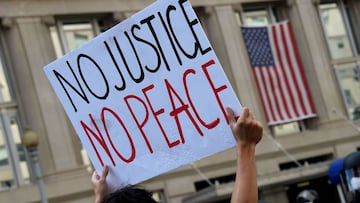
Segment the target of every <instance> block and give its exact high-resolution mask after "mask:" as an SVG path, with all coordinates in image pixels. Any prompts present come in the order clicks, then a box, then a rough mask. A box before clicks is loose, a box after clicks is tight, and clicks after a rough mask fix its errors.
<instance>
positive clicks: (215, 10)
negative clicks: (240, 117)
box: [201, 5, 268, 131]
mask: <svg viewBox="0 0 360 203" xmlns="http://www.w3.org/2000/svg"><path fill="white" fill-rule="evenodd" d="M205 15H207V16H206V18H204V19H201V20H202V22H203V25H204V29H205V30H206V31H207V34H208V37H209V40H210V42H211V44H212V46H213V48H214V51H215V52H216V55H217V56H218V58H219V60H220V62H221V64H222V66H223V68H224V71H225V73H226V75H227V77H228V78H229V81H230V82H231V84H232V86H233V88H234V91H235V92H236V94H237V95H238V97H239V100H240V102H241V104H242V105H243V106H247V107H250V109H251V110H252V111H253V112H254V115H255V116H256V119H257V120H259V121H260V122H261V123H264V124H265V123H266V119H265V115H264V112H263V109H262V106H261V103H260V98H259V94H258V91H257V88H256V84H255V81H254V76H253V74H252V71H251V66H250V62H249V59H248V56H247V52H246V48H245V44H244V41H243V39H242V34H241V32H240V26H239V24H238V23H237V20H236V16H235V12H234V10H233V8H232V6H231V5H224V6H215V7H209V8H206V9H205ZM264 126H265V125H264ZM265 128H266V127H265ZM265 131H268V128H266V129H265Z"/></svg>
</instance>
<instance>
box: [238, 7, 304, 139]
mask: <svg viewBox="0 0 360 203" xmlns="http://www.w3.org/2000/svg"><path fill="white" fill-rule="evenodd" d="M243 8H244V11H243V12H242V13H241V15H239V16H240V17H241V22H243V24H244V25H247V26H267V25H269V24H272V23H276V22H277V21H278V20H277V19H278V17H277V13H276V12H275V11H276V10H275V9H274V8H273V7H272V6H269V5H265V6H260V7H259V6H256V7H253V6H251V5H249V6H244V7H243ZM303 128H304V123H303V121H298V122H290V123H286V124H280V125H274V126H271V131H272V134H273V135H275V136H283V135H288V134H291V133H296V132H300V131H301V130H302V129H303Z"/></svg>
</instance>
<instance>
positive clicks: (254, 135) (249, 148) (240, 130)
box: [227, 107, 263, 203]
mask: <svg viewBox="0 0 360 203" xmlns="http://www.w3.org/2000/svg"><path fill="white" fill-rule="evenodd" d="M227 114H228V119H229V124H230V128H231V130H232V133H233V135H234V137H235V140H236V143H237V146H236V153H237V169H236V178H235V184H234V189H233V193H232V196H231V203H256V202H257V201H258V191H257V180H256V161H255V146H256V144H257V143H258V142H259V141H260V139H261V138H262V130H263V127H262V125H261V124H260V123H259V122H258V121H256V120H255V119H254V116H253V114H252V112H251V111H250V110H249V109H248V108H246V107H245V108H243V111H242V113H241V116H240V117H239V118H238V119H237V120H236V119H235V115H234V113H233V111H232V110H231V109H229V108H228V109H227Z"/></svg>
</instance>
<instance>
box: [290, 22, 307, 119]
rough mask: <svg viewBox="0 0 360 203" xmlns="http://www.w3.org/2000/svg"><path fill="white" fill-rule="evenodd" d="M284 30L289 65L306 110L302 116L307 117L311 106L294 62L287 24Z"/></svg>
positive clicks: (294, 57) (297, 66)
mask: <svg viewBox="0 0 360 203" xmlns="http://www.w3.org/2000/svg"><path fill="white" fill-rule="evenodd" d="M284 29H285V36H286V43H287V44H288V47H289V54H290V58H291V63H292V64H293V67H294V71H295V75H296V81H297V82H298V85H299V88H300V94H301V97H300V99H302V100H303V102H304V105H305V108H306V112H304V114H305V115H307V114H309V113H312V111H311V104H310V101H309V100H310V98H308V95H307V91H306V89H305V85H304V82H305V81H303V80H302V78H301V73H300V67H299V64H298V63H297V60H296V56H295V52H294V47H293V44H292V43H291V39H290V33H289V29H290V28H289V24H287V23H286V24H284Z"/></svg>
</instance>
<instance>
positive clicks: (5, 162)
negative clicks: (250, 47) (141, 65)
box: [0, 0, 360, 203]
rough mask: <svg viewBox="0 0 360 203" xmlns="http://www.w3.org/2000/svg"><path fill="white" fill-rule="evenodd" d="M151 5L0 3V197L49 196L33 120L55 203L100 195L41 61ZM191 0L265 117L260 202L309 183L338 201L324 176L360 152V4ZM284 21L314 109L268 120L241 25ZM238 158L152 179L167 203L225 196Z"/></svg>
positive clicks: (240, 87)
mask: <svg viewBox="0 0 360 203" xmlns="http://www.w3.org/2000/svg"><path fill="white" fill-rule="evenodd" d="M152 2H153V1H150V0H87V1H85V0H0V21H1V24H0V62H1V64H0V67H1V68H0V110H1V111H0V119H1V125H0V183H1V184H0V202H19V203H22V202H39V201H40V196H39V192H38V187H37V184H35V175H34V170H33V169H32V168H33V167H32V164H31V163H30V161H29V158H28V154H27V152H26V151H25V150H24V148H23V146H22V145H21V142H20V140H21V136H22V135H23V133H24V129H25V128H30V129H32V130H33V131H34V132H36V133H37V134H38V135H39V137H40V143H39V148H38V150H39V160H40V166H41V170H42V174H43V175H42V177H41V178H42V180H43V181H44V183H45V189H46V194H47V197H48V199H49V202H54V203H55V202H67V203H71V202H79V203H81V202H84V203H85V202H92V201H93V192H92V186H91V183H90V176H91V170H92V169H91V166H90V164H89V161H88V159H87V156H86V153H85V152H84V150H83V149H82V147H81V145H80V143H79V141H78V138H77V136H76V134H75V132H74V130H73V128H72V127H71V124H70V122H69V121H68V118H67V117H66V115H65V113H64V110H63V108H62V106H61V105H60V103H59V101H58V99H57V97H56V96H55V94H54V91H53V89H52V88H51V86H50V84H49V82H48V80H47V78H46V77H45V74H44V72H43V67H44V66H45V65H46V64H48V63H49V62H51V61H53V60H55V59H56V58H57V57H60V56H62V55H63V54H64V53H67V52H68V51H71V50H72V49H74V48H76V47H78V46H79V45H81V44H83V43H84V42H86V41H88V40H90V39H91V38H93V37H94V36H96V35H98V34H100V33H101V32H103V31H105V30H106V29H108V28H110V27H111V26H113V25H115V24H116V23H118V22H121V21H122V20H123V19H125V18H127V17H129V16H131V15H132V14H133V13H135V12H137V11H139V10H141V9H143V8H145V7H146V6H148V5H150V4H151V3H152ZM191 3H192V5H193V7H194V8H195V10H196V12H197V14H198V17H199V19H200V21H201V24H202V25H203V28H204V30H205V32H206V34H207V36H208V38H209V40H210V42H211V44H212V46H213V48H214V50H215V52H216V54H217V55H218V57H219V59H220V62H221V63H222V66H223V67H224V70H225V72H226V74H227V76H228V78H229V80H230V82H231V83H232V86H233V88H234V89H235V92H236V93H237V95H238V97H239V99H240V101H241V103H242V104H243V105H244V106H248V107H250V108H251V109H252V110H253V112H254V114H255V116H256V118H257V119H258V120H260V121H261V122H262V123H264V126H265V137H264V138H263V140H262V141H261V143H259V145H258V146H257V152H256V159H257V174H258V185H259V194H260V198H261V199H264V200H267V201H268V202H274V203H275V202H276V203H278V202H281V203H288V202H293V201H294V198H295V197H296V195H297V194H298V193H299V192H300V191H301V190H303V189H305V188H314V189H316V190H318V192H319V194H320V196H321V195H323V198H324V199H326V198H328V199H330V200H331V201H330V202H335V200H336V201H337V202H340V199H341V197H340V196H341V195H340V191H339V190H337V188H336V187H335V186H332V185H329V184H328V182H327V173H328V167H329V164H330V163H331V162H332V161H334V160H336V159H339V158H343V157H344V156H346V155H348V154H349V153H351V152H354V151H357V150H358V149H359V148H360V132H359V127H358V126H359V125H360V123H359V122H360V121H359V120H358V119H359V118H360V115H359V114H360V88H359V87H360V81H359V78H360V69H359V62H360V57H359V53H360V24H359V22H360V12H359V11H360V2H359V1H357V0H192V1H191ZM282 20H290V22H291V23H292V26H293V30H294V35H295V40H296V43H297V46H298V49H299V54H300V59H301V62H302V64H303V67H304V71H305V77H306V80H307V83H308V86H309V88H310V93H311V96H312V98H313V101H314V105H315V109H316V113H317V117H316V118H312V119H307V120H303V121H299V122H293V123H289V124H286V125H277V126H267V125H266V119H265V116H264V112H263V110H262V105H261V102H260V99H259V94H258V90H257V88H256V85H255V81H254V77H253V75H252V71H251V66H250V63H249V59H248V56H247V52H246V49H245V45H244V41H243V38H242V34H241V32H240V25H267V24H271V23H275V22H280V21H282ZM235 159H236V156H235V151H234V150H233V149H230V150H227V151H224V152H222V153H219V154H216V155H214V156H211V157H208V158H205V159H202V160H200V161H198V162H196V163H195V165H188V166H184V167H181V168H179V169H176V170H173V171H171V172H168V173H166V174H163V175H161V176H158V177H155V178H153V179H151V180H148V181H146V182H144V183H143V185H144V186H145V187H146V188H148V189H150V190H152V191H154V195H156V198H157V199H159V200H160V201H161V202H163V203H165V202H169V203H176V202H201V201H203V202H227V201H228V200H229V195H230V194H231V190H232V181H233V180H234V173H235V167H236V162H235ZM299 164H300V165H301V166H299ZM199 171H200V172H201V174H202V175H203V176H206V177H207V178H208V179H209V180H210V181H211V182H213V184H214V186H212V187H209V185H208V184H207V182H206V181H205V180H204V178H203V176H201V175H200V174H199ZM329 191H330V192H329ZM324 194H326V195H324ZM325 196H326V197H325ZM333 200H334V201H333ZM325 202H326V201H325ZM328 202H329V201H328Z"/></svg>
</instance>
